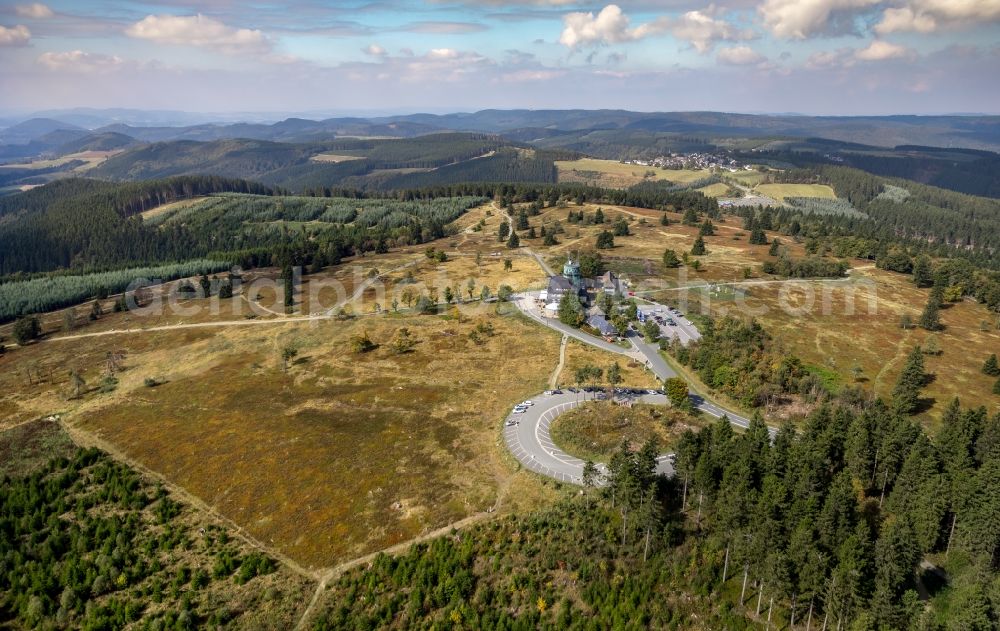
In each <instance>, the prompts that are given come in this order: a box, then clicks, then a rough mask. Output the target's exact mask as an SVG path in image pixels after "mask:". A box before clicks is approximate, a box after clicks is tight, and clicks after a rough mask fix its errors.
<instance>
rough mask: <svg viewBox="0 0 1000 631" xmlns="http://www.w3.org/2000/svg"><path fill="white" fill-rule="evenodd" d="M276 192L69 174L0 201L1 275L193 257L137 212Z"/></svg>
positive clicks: (223, 182)
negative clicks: (214, 196)
mask: <svg viewBox="0 0 1000 631" xmlns="http://www.w3.org/2000/svg"><path fill="white" fill-rule="evenodd" d="M221 192H240V193H254V194H259V195H270V194H272V193H273V192H274V191H273V189H271V188H269V187H266V186H263V185H261V184H256V183H253V182H247V181H244V180H231V179H225V178H219V177H211V176H199V177H179V178H170V179H167V180H159V181H151V182H135V183H128V184H113V183H109V182H101V181H97V180H84V179H71V180H61V181H58V182H54V183H52V184H49V185H47V186H42V187H39V188H36V189H32V190H30V191H27V192H25V193H21V194H19V195H13V196H10V197H6V198H2V199H0V275H4V276H6V275H10V274H15V273H18V272H25V273H32V272H42V271H49V270H54V269H58V268H71V267H76V268H81V269H86V268H88V267H90V266H96V267H99V268H101V267H113V266H119V265H131V264H135V263H143V262H149V261H157V260H182V259H185V258H189V257H191V256H192V255H191V253H190V252H189V251H188V248H189V246H190V243H189V242H188V241H186V240H185V239H182V238H178V239H177V240H172V239H162V238H159V237H157V236H156V235H155V234H154V233H152V232H151V231H149V230H146V229H144V228H143V226H142V220H141V218H139V217H138V216H137V215H138V214H139V213H141V212H143V211H145V210H148V209H150V208H153V207H156V206H158V205H161V204H165V203H168V202H171V201H175V200H178V199H184V198H190V197H194V196H200V195H208V194H211V193H221Z"/></svg>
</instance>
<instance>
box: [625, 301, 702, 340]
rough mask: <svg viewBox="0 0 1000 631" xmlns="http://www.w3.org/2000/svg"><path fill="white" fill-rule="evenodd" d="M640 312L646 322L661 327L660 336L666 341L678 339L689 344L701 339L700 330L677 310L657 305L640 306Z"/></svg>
mask: <svg viewBox="0 0 1000 631" xmlns="http://www.w3.org/2000/svg"><path fill="white" fill-rule="evenodd" d="M639 312H640V313H641V314H642V317H643V318H645V319H646V320H652V321H653V322H656V323H657V324H658V325H659V326H660V335H661V336H662V337H664V338H666V339H671V338H675V337H676V338H678V339H680V341H681V343H682V344H687V343H688V342H691V341H693V340H697V339H698V338H700V337H701V333H699V332H698V329H697V328H696V327H695V326H694V324H692V323H691V321H690V320H688V319H687V318H686V317H684V315H683V314H682V313H681V312H680V311H679V310H677V309H674V308H672V307H668V306H666V305H661V304H657V303H653V304H648V305H640V306H639Z"/></svg>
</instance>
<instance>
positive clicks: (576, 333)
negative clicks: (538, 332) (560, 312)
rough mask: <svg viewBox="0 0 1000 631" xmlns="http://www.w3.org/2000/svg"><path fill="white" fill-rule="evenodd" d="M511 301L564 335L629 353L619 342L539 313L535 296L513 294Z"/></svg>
mask: <svg viewBox="0 0 1000 631" xmlns="http://www.w3.org/2000/svg"><path fill="white" fill-rule="evenodd" d="M511 301H512V302H513V303H514V304H515V305H517V308H518V309H520V310H521V312H522V313H524V315H526V316H528V317H529V318H531V319H532V320H535V321H536V322H540V323H542V324H544V325H545V326H547V327H549V328H550V329H555V330H556V331H559V332H560V333H562V334H564V335H568V336H569V337H572V338H573V339H576V340H580V341H581V342H583V343H584V344H590V345H591V346H594V347H597V348H599V349H601V350H605V351H608V352H609V353H617V354H619V355H629V354H630V353H629V351H628V349H625V348H622V347H621V346H618V345H617V344H612V343H611V342H608V341H605V340H603V339H601V338H599V337H595V336H593V335H590V334H589V333H584V332H583V331H581V330H580V329H576V328H573V327H571V326H569V325H567V324H563V323H562V322H560V321H559V320H558V319H557V318H546V317H544V316H542V315H541V314H539V313H538V309H536V308H535V306H534V298H532V297H530V296H526V295H516V296H511Z"/></svg>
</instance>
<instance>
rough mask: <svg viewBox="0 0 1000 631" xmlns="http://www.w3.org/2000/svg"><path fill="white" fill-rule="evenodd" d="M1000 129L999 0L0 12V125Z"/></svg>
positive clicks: (238, 5) (478, 1) (448, 3)
mask: <svg viewBox="0 0 1000 631" xmlns="http://www.w3.org/2000/svg"><path fill="white" fill-rule="evenodd" d="M71 107H97V108H108V107H123V108H140V109H165V110H183V111H189V112H322V113H325V114H329V115H336V114H358V113H365V112H370V113H373V114H374V113H387V114H390V113H406V112H417V111H420V112H435V113H443V112H457V111H474V110H479V109H491V108H497V109H510V108H526V109H555V108H583V109H600V108H622V109H630V110H637V111H680V110H713V111H728V112H768V113H787V112H796V113H803V114H822V115H861V114H944V113H966V112H967V113H973V112H974V113H992V114H996V113H1000V0H720V1H718V2H716V3H714V4H704V3H698V2H691V1H688V0H633V1H630V0H618V1H617V2H616V3H608V2H577V1H576V0H464V1H462V0H372V1H365V0H342V1H336V2H334V1H320V0H287V1H285V2H277V1H276V0H243V1H238V0H203V1H201V2H195V1H194V0H191V1H188V0H179V1H176V2H155V1H153V2H114V1H111V0H67V1H56V0H52V1H50V2H46V3H18V2H10V1H9V0H0V110H2V111H5V112H29V111H35V110H46V109H61V108H71Z"/></svg>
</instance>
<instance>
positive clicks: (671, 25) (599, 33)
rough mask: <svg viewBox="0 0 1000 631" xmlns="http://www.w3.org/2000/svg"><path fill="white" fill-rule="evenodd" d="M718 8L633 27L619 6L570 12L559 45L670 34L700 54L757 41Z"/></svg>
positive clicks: (593, 43) (624, 40) (750, 32)
mask: <svg viewBox="0 0 1000 631" xmlns="http://www.w3.org/2000/svg"><path fill="white" fill-rule="evenodd" d="M714 13H715V7H714V6H712V5H709V6H708V8H707V9H705V10H703V11H688V12H687V13H685V14H683V15H681V16H680V17H678V18H669V17H661V18H658V19H656V20H653V21H652V22H647V23H645V24H640V25H639V26H637V27H635V28H631V24H630V20H629V17H628V16H627V15H626V14H625V13H624V12H622V10H621V8H620V7H619V6H618V5H616V4H609V5H608V6H606V7H604V8H603V9H601V12H600V13H598V14H597V15H594V14H593V13H579V12H577V13H570V14H567V15H566V16H564V17H563V26H564V28H563V32H562V35H561V36H560V37H559V43H560V44H563V45H564V46H568V47H570V48H578V47H580V46H600V45H605V44H618V43H622V42H630V41H637V40H640V39H644V38H646V37H650V36H654V35H659V34H661V33H666V32H669V33H670V34H671V35H673V36H674V37H676V38H677V39H680V40H683V41H686V42H688V43H689V44H691V46H692V47H694V49H695V50H697V51H698V52H699V53H706V52H708V51H709V50H711V49H712V48H713V47H714V46H715V44H716V42H719V41H739V40H747V39H753V37H754V33H753V32H752V31H747V30H741V29H738V28H736V27H734V26H733V25H732V24H730V23H729V22H727V21H726V20H722V19H719V18H716V17H713V14H714Z"/></svg>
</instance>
